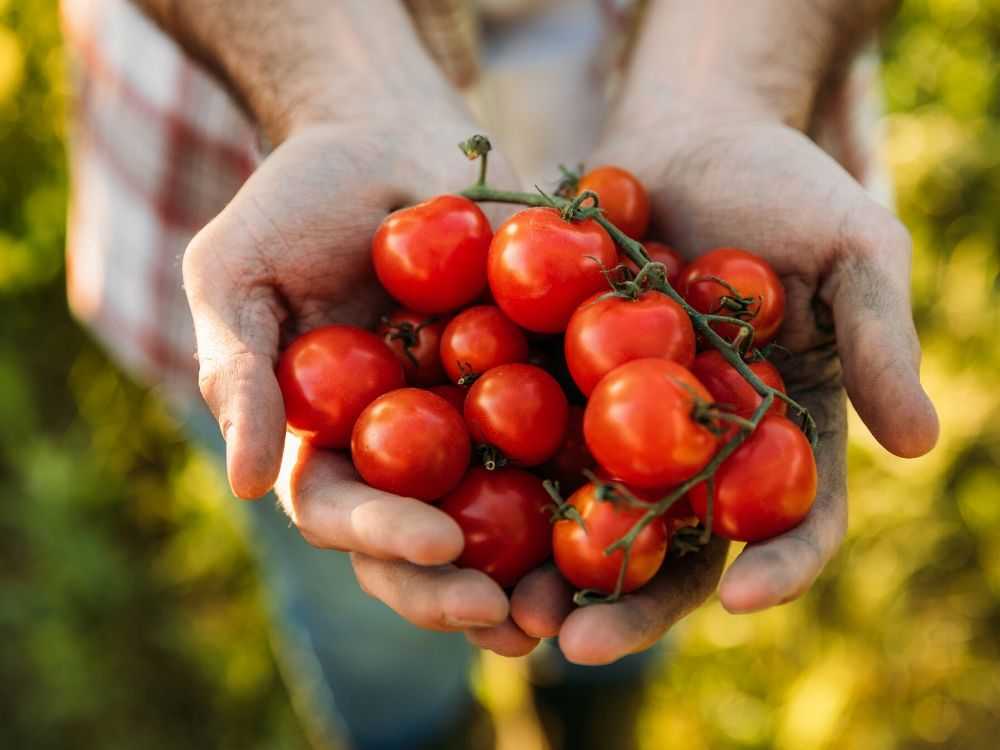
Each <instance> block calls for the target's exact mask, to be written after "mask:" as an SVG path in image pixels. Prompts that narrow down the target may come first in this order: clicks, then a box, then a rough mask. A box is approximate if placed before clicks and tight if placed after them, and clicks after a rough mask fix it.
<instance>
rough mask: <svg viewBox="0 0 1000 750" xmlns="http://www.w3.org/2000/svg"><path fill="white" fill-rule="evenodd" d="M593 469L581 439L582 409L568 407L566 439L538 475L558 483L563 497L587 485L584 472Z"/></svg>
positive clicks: (588, 451)
mask: <svg viewBox="0 0 1000 750" xmlns="http://www.w3.org/2000/svg"><path fill="white" fill-rule="evenodd" d="M595 468H597V462H596V461H595V460H594V457H593V456H592V455H590V449H588V448H587V443H586V441H585V440H584V439H583V407H582V406H570V407H569V420H568V421H567V423H566V437H565V438H563V442H562V445H561V446H559V451H558V452H557V453H556V455H554V456H553V457H552V458H551V459H549V460H548V461H547V462H546V463H545V465H544V466H543V467H542V468H541V472H540V473H541V475H542V476H544V477H545V478H546V479H551V480H553V481H555V482H558V483H559V491H560V492H561V493H563V495H564V496H565V495H567V494H569V493H571V492H575V491H576V490H577V489H579V488H580V487H582V486H583V485H584V484H586V483H587V481H588V480H587V478H586V477H585V476H584V475H583V472H584V470H586V469H595Z"/></svg>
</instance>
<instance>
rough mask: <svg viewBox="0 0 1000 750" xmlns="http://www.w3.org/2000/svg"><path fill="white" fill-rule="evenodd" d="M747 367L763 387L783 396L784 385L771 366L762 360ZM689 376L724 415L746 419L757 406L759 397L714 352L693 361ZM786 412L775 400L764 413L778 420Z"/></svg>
mask: <svg viewBox="0 0 1000 750" xmlns="http://www.w3.org/2000/svg"><path fill="white" fill-rule="evenodd" d="M747 365H748V366H749V368H750V370H751V371H752V372H753V373H754V374H755V375H756V376H757V377H758V378H760V379H761V380H762V381H764V384H765V385H769V386H771V387H772V388H776V389H777V390H779V391H781V392H782V393H785V381H783V380H782V379H781V375H780V374H779V373H778V370H777V369H776V368H775V366H774V365H772V364H771V363H770V362H768V361H767V360H766V359H761V360H758V361H756V362H749V363H747ZM691 372H692V373H694V376H695V377H696V378H698V380H700V381H701V384H702V385H703V386H705V389H706V390H707V391H708V392H709V393H711V394H712V399H713V400H714V401H715V403H716V404H718V405H719V406H721V407H723V408H724V409H725V410H726V411H730V412H732V413H733V414H736V415H737V416H740V417H743V418H744V419H749V418H750V417H751V416H753V413H754V411H755V410H756V409H757V407H758V406H760V402H761V397H760V394H759V393H757V391H755V390H754V389H753V386H752V385H750V384H749V383H748V382H747V381H746V380H745V379H744V378H743V376H742V375H740V373H739V372H738V371H737V370H736V368H735V367H733V366H732V365H731V364H729V363H728V362H727V361H726V360H725V358H724V357H723V356H722V355H721V354H719V352H717V351H715V350H714V349H712V350H711V351H707V352H702V353H701V354H699V355H698V356H697V357H695V358H694V364H693V365H691ZM787 411H788V404H786V403H785V402H784V401H782V400H781V399H779V398H776V399H774V403H773V404H772V405H771V408H770V409H768V410H767V413H768V414H777V415H778V416H779V417H781V416H784V415H785V413H786V412H787Z"/></svg>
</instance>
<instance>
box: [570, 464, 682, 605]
mask: <svg viewBox="0 0 1000 750" xmlns="http://www.w3.org/2000/svg"><path fill="white" fill-rule="evenodd" d="M569 504H570V505H572V506H573V507H574V508H576V512H577V513H579V514H580V517H581V518H582V519H583V526H582V527H581V526H580V524H579V523H578V522H577V521H576V520H574V519H571V518H564V519H561V520H559V521H556V524H555V526H553V527H552V555H553V557H554V558H555V562H556V567H558V568H559V572H560V573H562V575H563V577H564V578H565V579H566V580H567V581H569V582H570V583H572V584H573V585H574V586H576V587H578V588H581V589H593V590H596V591H601V592H603V593H605V594H610V593H612V592H613V591H614V590H615V586H616V585H617V583H618V575H619V573H620V571H621V566H622V560H623V559H624V555H625V553H624V552H623V551H622V550H615V551H614V553H612V554H610V555H606V554H604V551H605V550H606V549H607V548H608V547H609V546H611V545H612V544H614V543H615V542H616V541H618V540H619V539H621V538H622V537H623V536H625V534H627V533H628V532H629V530H630V529H631V528H632V527H633V526H634V525H635V523H636V522H637V521H638V520H639V519H640V518H642V516H643V514H644V513H645V511H644V510H642V509H641V508H633V507H631V506H629V505H626V504H625V503H624V502H619V501H607V500H598V499H597V491H596V488H595V486H594V485H593V484H587V485H585V486H583V487H581V488H580V489H578V490H577V491H576V492H574V493H573V496H572V497H570V499H569ZM666 554H667V527H666V524H665V523H664V521H663V518H662V517H661V518H655V519H653V521H652V523H650V524H649V526H647V527H646V528H644V529H643V530H642V531H641V532H639V535H638V536H637V537H636V539H635V542H634V543H633V545H632V550H631V552H630V554H629V560H628V566H627V567H626V568H625V579H624V581H623V582H622V591H623V592H629V591H635V590H636V589H637V588H639V587H640V586H642V585H644V584H645V583H647V582H648V581H649V580H650V579H651V578H652V577H653V576H655V575H656V572H657V571H658V570H659V569H660V565H662V564H663V558H664V557H665V556H666Z"/></svg>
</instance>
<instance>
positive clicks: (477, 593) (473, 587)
mask: <svg viewBox="0 0 1000 750" xmlns="http://www.w3.org/2000/svg"><path fill="white" fill-rule="evenodd" d="M351 563H352V564H353V565H354V573H355V575H356V576H357V578H358V583H359V584H360V585H361V588H362V589H364V590H365V592H366V593H368V594H369V595H371V596H373V597H375V598H376V599H378V600H380V601H381V602H383V603H384V604H386V605H388V606H389V607H390V608H391V609H393V610H395V611H396V613H397V614H399V615H400V617H402V618H403V619H405V620H408V621H409V622H411V623H413V624H414V625H416V626H418V627H421V628H428V629H430V630H465V629H467V628H491V627H494V626H496V625H500V624H501V623H502V622H504V620H506V619H507V614H508V605H507V597H506V596H505V595H504V593H503V590H502V589H501V588H500V587H499V586H498V585H497V584H496V582H494V581H493V579H491V578H490V577H489V576H487V575H485V574H484V573H480V572H479V571H478V570H468V569H459V568H455V567H452V566H440V567H435V568H425V567H421V566H419V565H413V564H411V563H408V562H403V561H400V560H379V559H378V558H375V557H370V556H368V555H365V554H362V553H360V552H353V553H351Z"/></svg>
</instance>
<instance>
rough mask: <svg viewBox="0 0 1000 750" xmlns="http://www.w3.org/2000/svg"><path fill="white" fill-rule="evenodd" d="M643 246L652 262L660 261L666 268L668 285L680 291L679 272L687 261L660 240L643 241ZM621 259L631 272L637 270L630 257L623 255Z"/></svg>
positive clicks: (680, 272) (681, 272)
mask: <svg viewBox="0 0 1000 750" xmlns="http://www.w3.org/2000/svg"><path fill="white" fill-rule="evenodd" d="M642 246H643V248H645V250H646V255H648V256H649V259H650V260H651V261H653V262H654V263H662V264H663V265H664V266H666V269H667V281H668V282H670V286H672V287H673V288H674V289H677V290H678V291H680V288H679V287H678V284H680V281H681V274H683V273H684V269H685V268H686V267H687V261H686V260H684V258H682V257H681V254H680V253H679V252H677V251H676V250H674V249H673V248H672V247H670V246H669V245H664V244H663V243H662V242H643V243H642ZM622 261H623V262H624V263H625V265H627V266H628V267H629V268H630V269H632V273H638V272H639V266H637V265H636V264H635V263H633V262H632V259H631V258H628V257H623V258H622Z"/></svg>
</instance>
